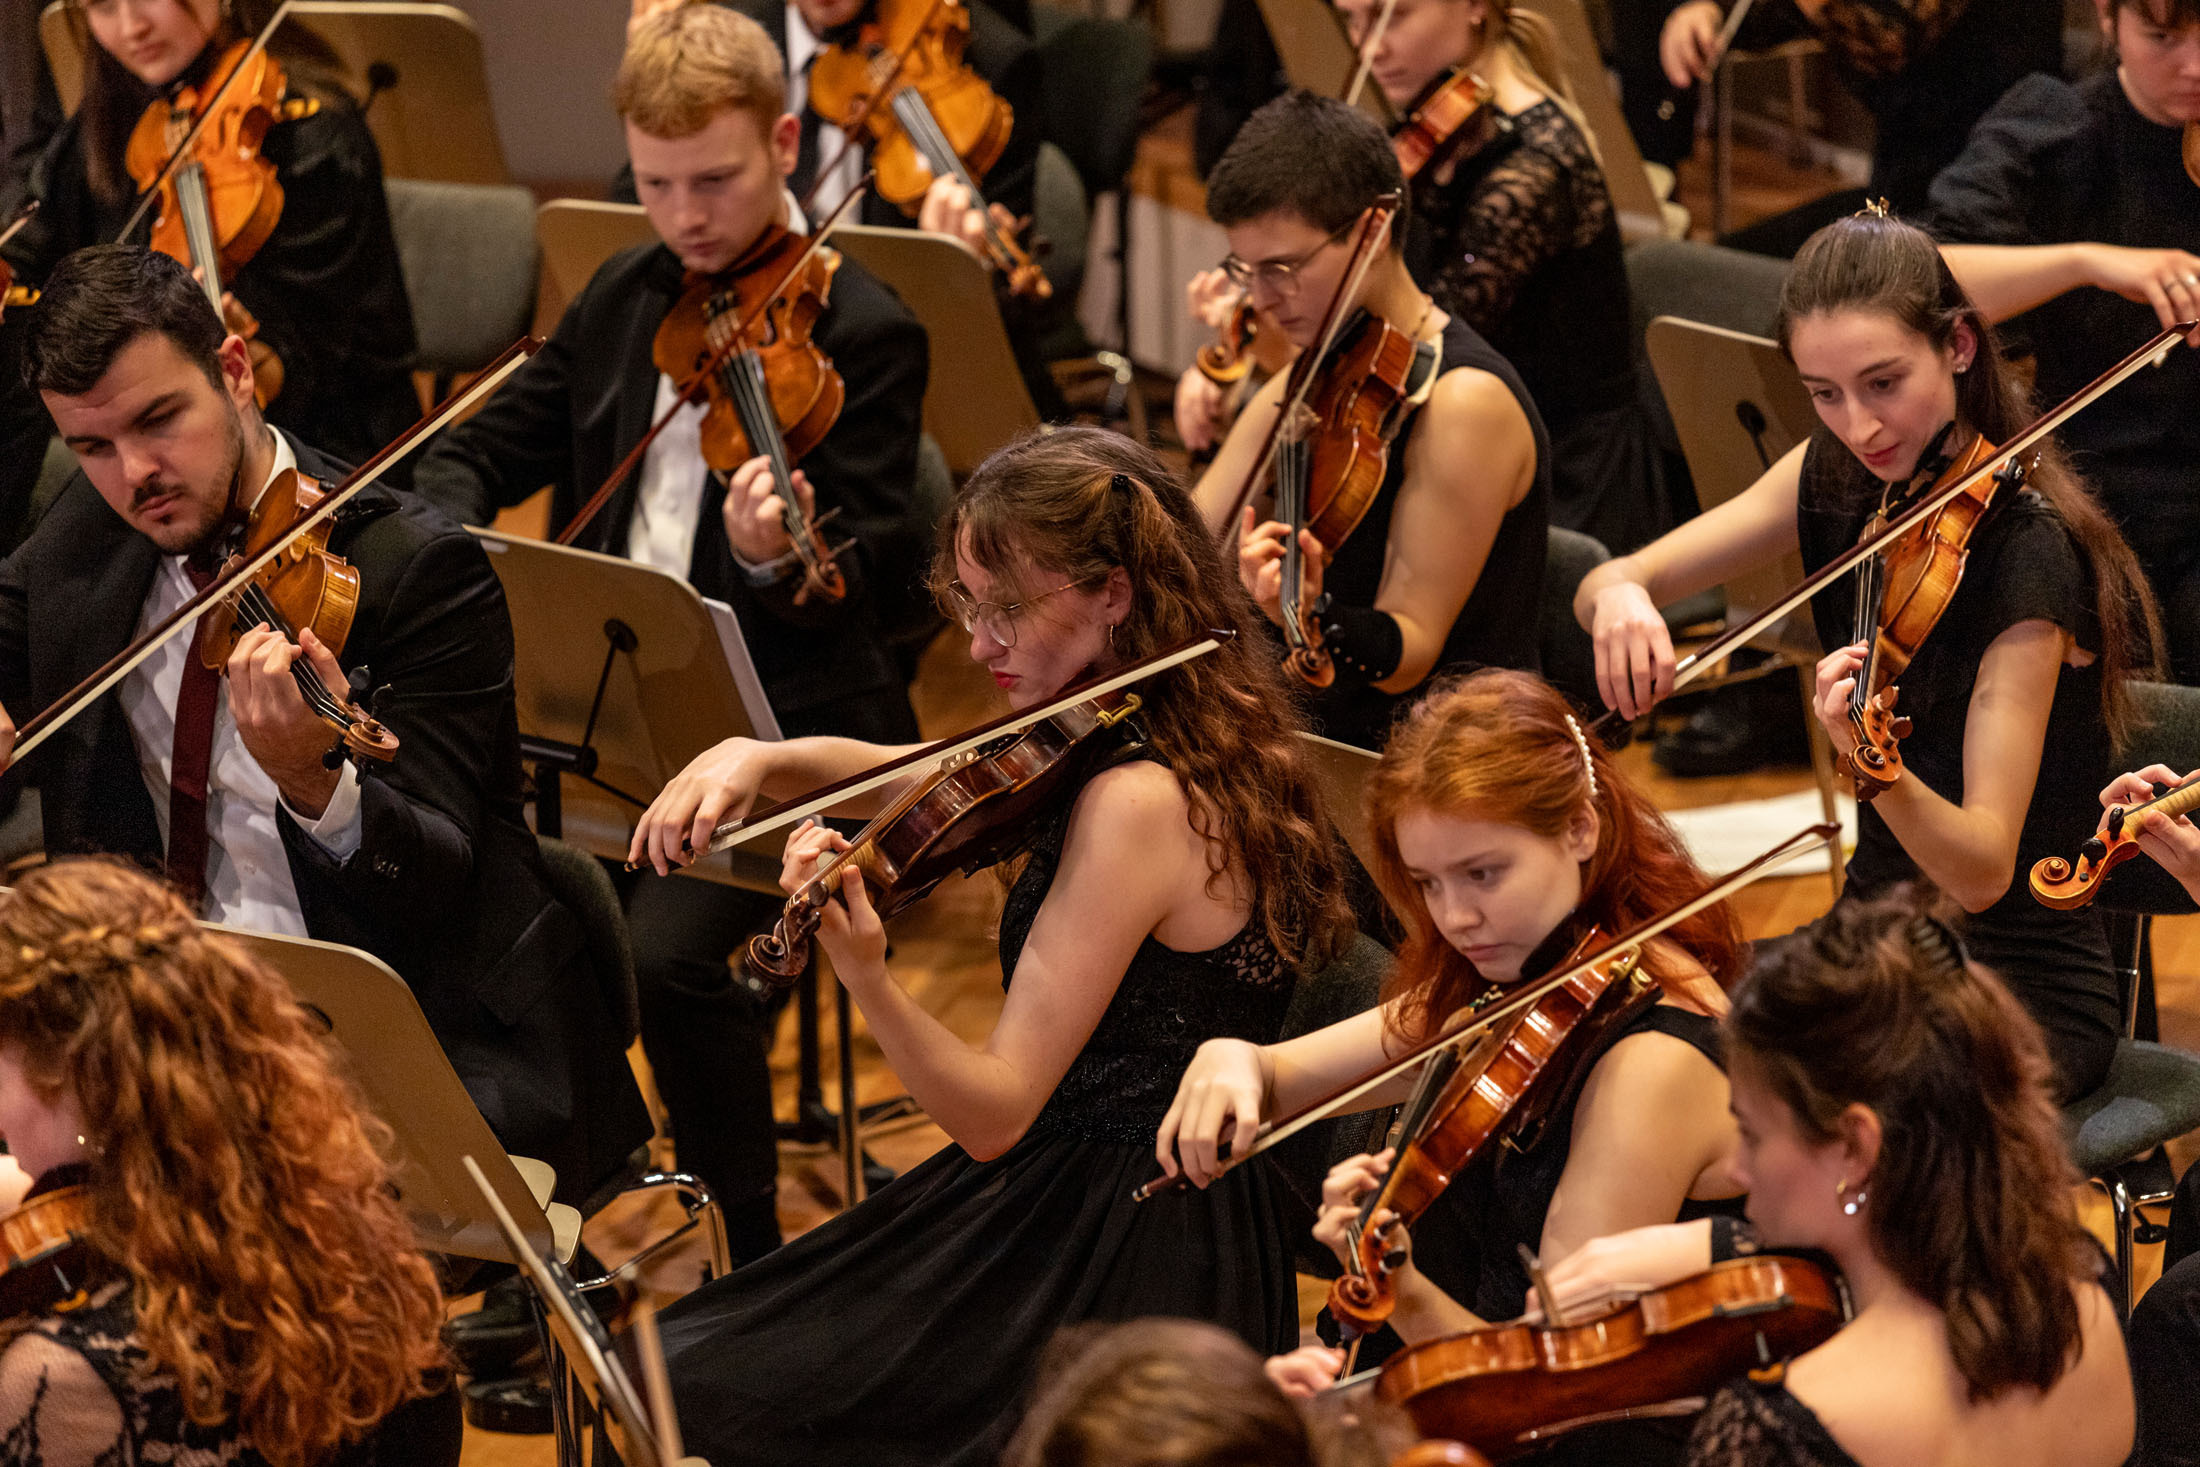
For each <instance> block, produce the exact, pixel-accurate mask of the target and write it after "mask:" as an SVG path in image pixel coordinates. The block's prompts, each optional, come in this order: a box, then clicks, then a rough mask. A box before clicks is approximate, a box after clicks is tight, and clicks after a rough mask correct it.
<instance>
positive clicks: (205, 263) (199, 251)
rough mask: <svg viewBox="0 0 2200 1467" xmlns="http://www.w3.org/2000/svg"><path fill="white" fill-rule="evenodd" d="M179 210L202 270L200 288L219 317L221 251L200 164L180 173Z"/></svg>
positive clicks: (193, 255)
mask: <svg viewBox="0 0 2200 1467" xmlns="http://www.w3.org/2000/svg"><path fill="white" fill-rule="evenodd" d="M174 182H175V185H176V207H177V209H178V210H179V212H181V214H182V215H183V237H184V242H185V245H186V248H188V250H189V251H190V254H191V263H192V264H193V265H195V266H196V267H198V271H199V284H200V288H201V289H203V290H204V291H205V292H206V299H207V300H208V302H210V303H211V304H212V305H213V307H214V311H215V314H217V315H219V314H220V312H221V308H222V261H221V251H220V250H219V249H217V248H216V247H215V244H214V219H213V207H212V205H211V204H210V203H209V202H208V201H207V197H206V170H205V169H203V168H201V167H200V166H199V165H198V164H197V163H196V162H191V163H186V164H184V165H183V166H182V167H181V168H178V169H177V170H176V176H175V180H174Z"/></svg>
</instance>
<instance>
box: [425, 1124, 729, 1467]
mask: <svg viewBox="0 0 2200 1467" xmlns="http://www.w3.org/2000/svg"><path fill="white" fill-rule="evenodd" d="M459 1159H460V1161H461V1162H462V1163H464V1165H465V1168H466V1171H467V1173H468V1174H469V1175H470V1176H471V1177H472V1179H473V1181H474V1184H475V1186H476V1189H477V1195H478V1196H479V1197H480V1198H481V1199H482V1201H483V1203H484V1204H485V1205H486V1206H487V1207H488V1208H489V1210H490V1213H491V1215H492V1216H493V1217H494V1219H495V1221H496V1223H497V1225H498V1227H499V1228H500V1229H501V1231H502V1232H503V1234H504V1237H505V1239H506V1240H507V1243H508V1245H509V1247H510V1249H511V1251H512V1254H513V1257H514V1258H515V1260H516V1261H517V1262H518V1264H519V1271H520V1273H521V1275H522V1276H523V1277H525V1278H526V1280H527V1282H528V1283H529V1284H531V1285H532V1286H533V1287H534V1290H535V1294H536V1297H537V1298H538V1299H539V1300H540V1301H541V1304H542V1317H543V1322H544V1325H545V1327H546V1328H547V1329H548V1331H549V1334H550V1353H551V1354H552V1355H554V1356H556V1357H557V1359H556V1360H555V1361H553V1366H554V1367H556V1369H557V1373H558V1374H559V1375H560V1376H561V1377H562V1379H563V1380H564V1382H565V1389H564V1390H562V1391H561V1392H559V1393H558V1395H557V1396H556V1397H555V1398H554V1403H555V1405H556V1407H557V1413H556V1414H557V1417H558V1426H559V1432H558V1460H559V1461H560V1462H567V1461H571V1462H578V1461H579V1436H578V1432H577V1430H576V1424H575V1423H574V1421H573V1420H572V1401H571V1397H572V1391H573V1389H574V1388H575V1387H578V1388H579V1389H580V1391H581V1393H582V1394H583V1395H584V1396H586V1397H587V1399H588V1403H589V1404H590V1405H591V1406H593V1407H594V1408H595V1411H596V1414H597V1416H598V1417H599V1418H600V1419H601V1420H602V1421H603V1423H604V1426H605V1429H606V1430H607V1432H608V1433H609V1434H610V1437H611V1445H612V1447H613V1449H614V1450H616V1451H617V1452H618V1454H619V1460H620V1461H621V1462H623V1463H625V1464H626V1467H709V1464H708V1463H706V1462H704V1461H703V1459H702V1458H700V1457H681V1458H679V1459H678V1460H677V1461H674V1462H667V1460H666V1458H665V1454H664V1452H663V1451H662V1450H661V1449H660V1442H661V1440H662V1438H661V1435H660V1432H659V1425H658V1423H655V1422H653V1421H651V1420H650V1415H649V1411H648V1409H647V1408H646V1407H645V1406H643V1404H642V1393H641V1392H640V1391H638V1390H636V1389H635V1388H634V1381H633V1379H632V1377H630V1376H629V1375H628V1374H627V1373H626V1366H625V1364H624V1363H623V1362H622V1361H621V1360H620V1359H619V1353H618V1347H617V1346H616V1345H614V1344H613V1343H612V1341H611V1333H610V1331H609V1330H607V1329H605V1328H604V1325H603V1321H602V1320H601V1319H599V1318H597V1316H596V1311H595V1310H594V1309H593V1308H591V1307H590V1306H589V1303H588V1301H587V1300H586V1299H584V1298H582V1297H581V1291H580V1287H579V1286H578V1285H577V1284H575V1283H574V1282H573V1276H572V1275H571V1274H570V1273H568V1272H566V1271H565V1269H564V1267H563V1266H561V1265H560V1264H559V1263H558V1262H557V1260H556V1259H553V1258H545V1257H544V1256H543V1255H542V1252H541V1250H540V1249H538V1248H536V1247H535V1246H534V1245H533V1244H532V1243H531V1242H530V1241H529V1240H528V1238H527V1236H526V1234H525V1233H523V1232H522V1231H521V1229H520V1226H519V1224H518V1223H517V1222H515V1221H513V1218H512V1214H511V1211H510V1209H508V1208H507V1207H506V1206H505V1204H504V1201H503V1199H502V1198H501V1197H500V1196H499V1194H498V1191H497V1189H496V1188H495V1187H494V1186H493V1185H492V1184H491V1183H490V1181H489V1179H488V1178H487V1177H486V1176H485V1175H484V1174H483V1172H482V1169H481V1168H480V1167H479V1166H477V1165H476V1164H475V1163H474V1159H473V1157H472V1156H470V1155H469V1156H462V1157H460V1158H459Z"/></svg>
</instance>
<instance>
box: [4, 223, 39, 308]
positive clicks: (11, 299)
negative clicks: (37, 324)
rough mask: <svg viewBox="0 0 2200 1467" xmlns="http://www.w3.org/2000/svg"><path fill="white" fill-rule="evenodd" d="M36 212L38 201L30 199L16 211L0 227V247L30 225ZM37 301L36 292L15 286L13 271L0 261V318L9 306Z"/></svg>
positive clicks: (24, 286)
mask: <svg viewBox="0 0 2200 1467" xmlns="http://www.w3.org/2000/svg"><path fill="white" fill-rule="evenodd" d="M37 212H38V200H36V199H32V200H31V201H30V202H29V203H27V204H25V205H24V206H23V207H22V208H21V209H19V210H17V211H16V215H15V217H14V218H13V219H10V220H9V221H8V222H7V223H6V224H4V225H0V245H5V244H6V243H7V242H8V241H9V240H11V239H13V238H15V237H16V235H18V234H20V233H21V232H22V230H23V226H24V225H26V224H28V223H30V222H31V216H32V215H33V214H36V213H37ZM37 299H38V292H37V291H36V290H34V289H33V288H31V287H30V286H27V285H17V284H16V283H15V271H14V270H13V269H12V268H11V267H10V266H9V264H8V262H7V261H6V260H5V259H0V316H4V315H6V314H7V309H8V307H9V306H27V305H30V304H32V303H33V302H35V301H36V300H37Z"/></svg>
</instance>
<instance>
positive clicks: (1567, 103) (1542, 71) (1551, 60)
mask: <svg viewBox="0 0 2200 1467" xmlns="http://www.w3.org/2000/svg"><path fill="white" fill-rule="evenodd" d="M1482 4H1483V8H1484V9H1485V10H1487V11H1488V13H1489V14H1490V16H1491V17H1493V18H1494V19H1495V20H1496V22H1497V26H1496V34H1494V35H1492V36H1490V38H1489V39H1488V41H1486V42H1485V43H1484V44H1485V47H1487V46H1509V47H1511V48H1512V53H1513V60H1514V62H1515V63H1517V64H1518V65H1519V67H1520V69H1521V70H1522V71H1523V72H1525V73H1527V77H1528V80H1529V81H1531V82H1533V83H1534V84H1535V85H1536V86H1537V87H1539V88H1540V89H1542V90H1543V91H1544V92H1546V93H1548V94H1549V96H1550V99H1551V100H1552V101H1553V102H1555V103H1557V104H1558V110H1559V111H1561V112H1563V113H1565V114H1566V120H1567V121H1569V122H1571V123H1572V124H1573V125H1574V126H1575V127H1577V128H1579V129H1580V130H1581V137H1582V141H1584V142H1586V143H1587V144H1588V145H1589V154H1590V156H1591V157H1593V158H1595V159H1596V160H1597V162H1598V164H1599V165H1601V164H1602V163H1603V162H1604V150H1603V149H1602V148H1601V147H1599V146H1598V145H1597V134H1596V129H1595V128H1593V127H1591V126H1589V118H1588V114H1586V113H1584V112H1583V111H1582V110H1581V103H1580V102H1579V101H1577V100H1576V99H1575V97H1574V88H1573V84H1572V83H1571V82H1569V81H1567V80H1566V59H1565V58H1566V47H1565V43H1564V42H1562V41H1561V40H1560V39H1559V35H1558V27H1557V26H1555V25H1553V24H1552V23H1551V20H1550V17H1549V16H1546V15H1543V14H1541V13H1539V12H1537V11H1533V10H1530V9H1528V8H1527V7H1526V6H1525V5H1522V4H1520V3H1518V0H1482Z"/></svg>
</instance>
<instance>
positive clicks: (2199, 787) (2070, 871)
mask: <svg viewBox="0 0 2200 1467" xmlns="http://www.w3.org/2000/svg"><path fill="white" fill-rule="evenodd" d="M2195 804H2200V782H2195V781H2193V780H2187V781H2186V782H2185V783H2183V784H2181V785H2166V784H2159V783H2158V784H2156V785H2155V786H2154V798H2153V799H2151V800H2148V801H2147V802H2145V803H2144V804H2139V805H2111V806H2110V807H2109V811H2108V815H2107V818H2106V819H2105V820H2104V821H2103V822H2102V824H2101V828H2100V830H2099V831H2098V832H2097V833H2095V834H2093V835H2090V836H2088V837H2086V839H2085V841H2084V843H2083V844H2081V845H2080V846H2079V847H2078V859H2077V861H2076V862H2075V863H2073V862H2070V861H2066V860H2064V859H2063V858H2062V857H2060V856H2047V857H2044V858H2043V859H2041V860H2039V861H2037V862H2034V863H2033V866H2032V875H2031V883H2032V896H2033V898H2034V900H2036V901H2038V902H2039V904H2040V905H2041V906H2043V907H2053V908H2054V909H2055V910H2057V911H2059V912H2068V911H2074V910H2076V909H2077V908H2079V907H2084V906H2088V905H2090V904H2091V903H2092V901H2093V899H2094V898H2095V897H2097V896H2099V895H2100V891H2101V883H2102V882H2103V881H2105V880H2107V879H2108V873H2109V872H2111V871H2113V870H2115V869H2116V868H2117V867H2118V866H2121V865H2123V864H2124V862H2126V861H2128V860H2130V859H2131V858H2132V857H2133V856H2136V855H2138V854H2139V831H2138V826H2137V824H2136V822H2134V821H2133V820H2132V818H2131V817H2132V816H2134V815H2137V814H2140V813H2141V812H2143V811H2149V810H2159V811H2160V812H2161V813H2163V814H2165V815H2168V816H2170V817H2172V818H2175V817H2177V816H2179V815H2182V814H2184V813H2185V812H2186V811H2187V810H2189V809H2191V808H2192V807H2193V806H2194V805H2195Z"/></svg>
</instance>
